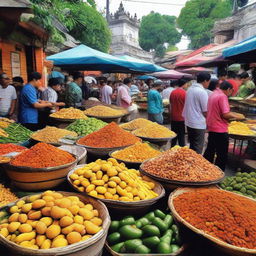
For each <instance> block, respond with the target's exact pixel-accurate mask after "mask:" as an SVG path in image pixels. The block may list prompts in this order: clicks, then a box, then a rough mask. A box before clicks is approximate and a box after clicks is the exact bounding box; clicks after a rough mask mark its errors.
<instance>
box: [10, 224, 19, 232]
mask: <svg viewBox="0 0 256 256" xmlns="http://www.w3.org/2000/svg"><path fill="white" fill-rule="evenodd" d="M19 227H20V222H17V221H15V222H11V223H10V224H9V225H8V231H9V233H14V232H15V231H16V230H18V228H19Z"/></svg>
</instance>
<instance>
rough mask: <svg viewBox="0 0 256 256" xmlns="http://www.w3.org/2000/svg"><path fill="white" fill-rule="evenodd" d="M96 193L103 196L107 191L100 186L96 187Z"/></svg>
mask: <svg viewBox="0 0 256 256" xmlns="http://www.w3.org/2000/svg"><path fill="white" fill-rule="evenodd" d="M95 190H96V191H97V192H98V193H100V194H105V193H106V192H107V189H106V188H105V187H102V186H98V187H96V189H95Z"/></svg>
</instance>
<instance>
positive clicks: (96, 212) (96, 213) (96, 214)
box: [92, 209, 99, 217]
mask: <svg viewBox="0 0 256 256" xmlns="http://www.w3.org/2000/svg"><path fill="white" fill-rule="evenodd" d="M92 213H93V216H94V217H98V216H99V211H98V210H96V209H93V210H92Z"/></svg>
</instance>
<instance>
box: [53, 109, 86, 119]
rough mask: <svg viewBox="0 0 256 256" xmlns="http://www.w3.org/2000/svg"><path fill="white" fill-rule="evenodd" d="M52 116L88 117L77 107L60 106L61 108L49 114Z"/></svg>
mask: <svg viewBox="0 0 256 256" xmlns="http://www.w3.org/2000/svg"><path fill="white" fill-rule="evenodd" d="M50 116H51V117H54V118H61V119H87V118H88V117H87V116H86V115H85V114H84V112H83V111H82V110H80V109H77V108H72V107H71V108H62V109H61V110H59V111H57V112H55V113H52V114H51V115H50Z"/></svg>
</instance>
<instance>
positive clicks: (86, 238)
mask: <svg viewBox="0 0 256 256" xmlns="http://www.w3.org/2000/svg"><path fill="white" fill-rule="evenodd" d="M91 237H92V235H84V236H82V241H86V240H88V239H89V238H91Z"/></svg>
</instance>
